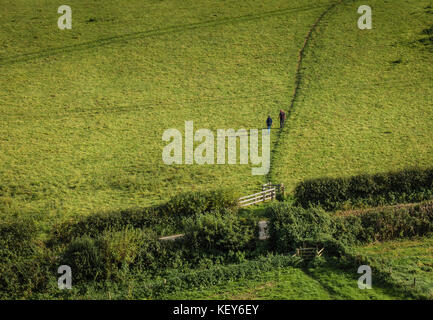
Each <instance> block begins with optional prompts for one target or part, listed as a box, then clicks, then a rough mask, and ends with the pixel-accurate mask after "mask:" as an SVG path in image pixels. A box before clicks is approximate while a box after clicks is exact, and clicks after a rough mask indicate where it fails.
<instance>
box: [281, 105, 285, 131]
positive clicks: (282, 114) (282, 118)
mask: <svg viewBox="0 0 433 320" xmlns="http://www.w3.org/2000/svg"><path fill="white" fill-rule="evenodd" d="M285 121H286V113H285V112H284V111H283V110H280V129H283V127H284V122H285Z"/></svg>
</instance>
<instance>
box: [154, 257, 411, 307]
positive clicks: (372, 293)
mask: <svg viewBox="0 0 433 320" xmlns="http://www.w3.org/2000/svg"><path fill="white" fill-rule="evenodd" d="M357 276H359V275H358V274H357V273H356V270H354V273H353V274H350V273H348V272H347V271H342V270H338V269H336V268H334V267H332V266H330V265H325V266H323V267H320V268H316V269H309V270H308V272H305V271H303V270H302V269H299V268H287V269H283V270H277V271H272V272H266V273H263V274H262V275H260V276H259V277H258V279H254V280H244V281H234V282H231V283H227V284H224V285H218V286H212V287H209V288H207V289H205V290H194V291H192V290H191V291H182V292H177V293H174V294H169V295H166V296H163V297H161V298H162V299H208V300H210V299H214V300H215V299H216V300H218V299H224V300H255V299H258V300H334V299H349V300H388V299H393V300H395V299H404V298H405V296H404V295H402V294H400V293H398V292H396V291H395V290H393V289H391V288H386V287H383V286H380V285H377V286H373V288H372V289H370V290H368V289H365V290H361V289H359V288H358V285H357V278H358V277H357Z"/></svg>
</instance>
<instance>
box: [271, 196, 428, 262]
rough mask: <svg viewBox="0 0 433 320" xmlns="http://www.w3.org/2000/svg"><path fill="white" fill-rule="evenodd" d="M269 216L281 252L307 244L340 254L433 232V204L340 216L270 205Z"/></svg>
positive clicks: (285, 205) (311, 209)
mask: <svg viewBox="0 0 433 320" xmlns="http://www.w3.org/2000/svg"><path fill="white" fill-rule="evenodd" d="M267 214H268V216H269V218H270V219H269V227H268V228H269V233H270V242H271V245H272V247H273V248H274V249H275V250H277V251H279V252H289V251H293V250H294V249H295V248H296V247H300V246H301V245H304V244H305V245H308V246H314V245H317V246H321V247H326V248H327V249H326V250H327V253H328V254H332V255H341V253H342V252H343V251H344V250H343V249H344V247H345V246H348V245H354V244H366V243H369V242H373V241H383V240H391V239H395V238H404V237H412V236H422V235H425V234H428V233H429V232H433V202H428V203H422V204H416V205H406V206H394V207H378V208H372V209H369V210H365V211H364V212H362V213H360V214H356V215H341V216H330V215H329V214H328V213H326V212H324V211H322V210H321V209H317V208H313V207H312V208H309V209H304V208H302V207H291V206H290V205H288V204H283V203H281V204H275V205H272V206H270V207H269V208H268V211H267Z"/></svg>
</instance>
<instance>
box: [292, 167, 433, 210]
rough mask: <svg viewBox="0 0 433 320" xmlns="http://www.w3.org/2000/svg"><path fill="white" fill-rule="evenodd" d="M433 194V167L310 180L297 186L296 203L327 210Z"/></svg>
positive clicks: (428, 197)
mask: <svg viewBox="0 0 433 320" xmlns="http://www.w3.org/2000/svg"><path fill="white" fill-rule="evenodd" d="M432 197H433V168H430V169H420V168H414V169H405V170H402V171H396V172H387V173H378V174H373V175H368V174H363V175H358V176H353V177H346V178H319V179H309V180H306V181H303V182H301V183H299V184H298V185H297V186H296V188H295V203H296V204H298V205H301V206H303V207H308V206H310V205H320V206H322V207H323V208H324V209H326V210H336V209H340V208H343V207H344V206H347V205H351V206H359V205H369V206H376V205H383V204H395V203H406V202H419V201H422V200H428V199H430V198H432Z"/></svg>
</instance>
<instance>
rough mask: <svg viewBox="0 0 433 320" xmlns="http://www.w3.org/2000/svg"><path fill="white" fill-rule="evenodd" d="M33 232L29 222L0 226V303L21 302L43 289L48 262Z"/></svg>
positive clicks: (46, 279) (47, 256) (34, 228)
mask: <svg viewBox="0 0 433 320" xmlns="http://www.w3.org/2000/svg"><path fill="white" fill-rule="evenodd" d="M37 231H38V230H37V228H36V226H35V224H34V223H33V222H32V221H20V220H18V221H15V222H12V223H10V222H1V223H0V299H16V298H23V297H24V298H25V297H27V296H28V295H30V294H31V293H32V292H33V291H38V290H43V289H44V288H45V287H46V285H47V281H48V277H49V263H50V261H51V260H52V258H51V257H50V254H49V253H48V251H45V250H44V248H43V247H42V245H41V244H40V243H39V242H37V241H36V240H35V239H36V236H37Z"/></svg>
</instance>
